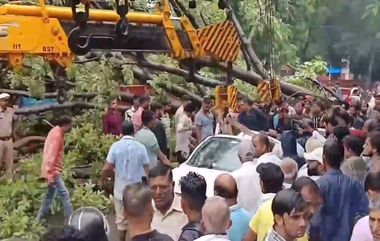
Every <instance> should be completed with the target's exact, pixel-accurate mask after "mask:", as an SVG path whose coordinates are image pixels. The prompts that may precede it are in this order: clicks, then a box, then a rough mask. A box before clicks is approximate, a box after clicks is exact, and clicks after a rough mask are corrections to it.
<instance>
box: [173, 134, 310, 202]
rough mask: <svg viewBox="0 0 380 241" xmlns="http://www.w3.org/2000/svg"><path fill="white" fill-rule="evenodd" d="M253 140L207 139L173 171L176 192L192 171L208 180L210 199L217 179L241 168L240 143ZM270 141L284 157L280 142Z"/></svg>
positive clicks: (226, 136) (222, 137) (228, 136)
mask: <svg viewBox="0 0 380 241" xmlns="http://www.w3.org/2000/svg"><path fill="white" fill-rule="evenodd" d="M252 133H253V134H257V133H258V132H255V131H252ZM251 138H252V136H250V135H244V134H242V133H241V134H239V135H237V136H232V135H215V136H210V137H208V138H206V139H205V140H204V141H202V142H201V144H199V145H198V146H197V147H196V148H195V150H194V151H193V152H192V154H191V155H190V156H189V158H188V159H187V160H186V162H184V163H182V164H181V165H180V166H178V167H177V168H175V169H174V170H173V179H174V181H175V187H174V191H175V192H176V193H178V194H180V193H181V190H180V187H179V180H180V179H181V177H183V176H186V175H187V173H189V172H191V171H192V172H196V173H199V174H200V175H202V176H203V177H204V178H205V179H206V182H207V193H206V194H207V196H208V197H211V196H213V195H214V181H215V179H216V177H217V176H218V175H220V174H222V173H225V172H233V171H235V170H237V169H239V168H240V166H241V162H240V160H239V157H238V151H239V143H240V142H241V140H243V139H248V140H250V139H251ZM270 141H271V142H272V143H273V144H274V145H275V147H274V148H273V152H274V153H276V154H277V155H278V156H282V149H281V143H280V141H279V140H277V139H274V138H271V137H270ZM297 147H298V148H297V149H298V150H297V151H298V153H299V155H300V156H303V148H302V147H301V146H299V145H298V146H297ZM301 149H302V150H301Z"/></svg>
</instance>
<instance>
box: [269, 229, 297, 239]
mask: <svg viewBox="0 0 380 241" xmlns="http://www.w3.org/2000/svg"><path fill="white" fill-rule="evenodd" d="M270 235H271V236H272V238H273V239H274V240H276V241H286V239H284V238H283V237H282V236H281V235H280V234H279V233H277V232H276V230H274V228H272V229H271V231H270ZM294 241H296V239H295V240H294Z"/></svg>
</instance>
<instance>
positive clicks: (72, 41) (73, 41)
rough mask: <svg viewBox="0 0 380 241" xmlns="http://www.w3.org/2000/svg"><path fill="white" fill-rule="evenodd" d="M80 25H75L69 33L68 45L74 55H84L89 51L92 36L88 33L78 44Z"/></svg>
mask: <svg viewBox="0 0 380 241" xmlns="http://www.w3.org/2000/svg"><path fill="white" fill-rule="evenodd" d="M81 32H82V31H81V27H76V28H74V29H73V30H71V32H70V33H69V37H68V45H69V48H70V50H71V51H72V52H73V53H74V54H76V55H85V54H87V53H88V52H90V41H91V38H92V36H91V35H89V36H88V37H87V39H86V42H85V43H84V44H80V43H79V40H80V33H81Z"/></svg>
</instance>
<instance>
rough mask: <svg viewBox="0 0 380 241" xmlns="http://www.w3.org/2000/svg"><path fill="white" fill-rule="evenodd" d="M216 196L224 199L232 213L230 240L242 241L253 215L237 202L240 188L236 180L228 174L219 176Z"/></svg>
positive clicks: (216, 181)
mask: <svg viewBox="0 0 380 241" xmlns="http://www.w3.org/2000/svg"><path fill="white" fill-rule="evenodd" d="M214 195H215V196H220V197H222V198H224V199H225V200H226V202H227V204H228V206H229V209H230V212H231V214H230V216H231V222H232V226H231V228H230V229H228V232H227V233H228V238H229V239H230V240H231V241H241V240H242V239H243V238H244V235H245V234H246V233H247V231H248V225H249V221H250V219H251V214H250V213H249V212H248V211H247V210H245V209H244V208H242V207H241V206H240V204H238V202H237V197H238V188H237V184H236V181H235V179H234V178H233V177H232V176H231V175H230V174H228V173H225V174H221V175H219V176H218V177H217V178H216V179H215V183H214ZM257 198H258V197H257Z"/></svg>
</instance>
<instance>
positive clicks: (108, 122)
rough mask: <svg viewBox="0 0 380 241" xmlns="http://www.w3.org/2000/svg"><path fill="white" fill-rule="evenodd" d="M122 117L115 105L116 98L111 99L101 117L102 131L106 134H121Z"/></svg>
mask: <svg viewBox="0 0 380 241" xmlns="http://www.w3.org/2000/svg"><path fill="white" fill-rule="evenodd" d="M122 124H123V117H122V115H121V113H120V111H119V110H118V107H117V99H113V100H112V101H111V104H110V106H109V108H108V111H107V112H106V114H105V115H104V117H103V133H104V134H106V135H114V136H120V135H121V125H122Z"/></svg>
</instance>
